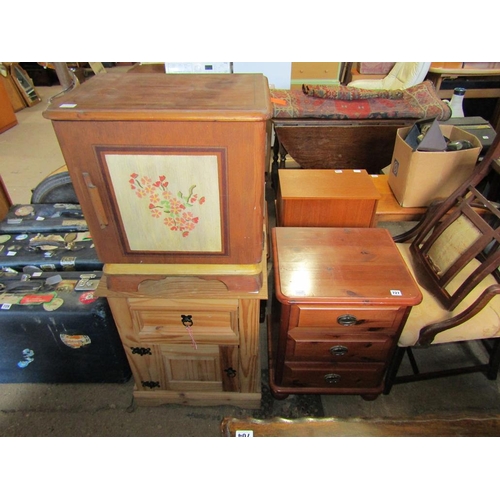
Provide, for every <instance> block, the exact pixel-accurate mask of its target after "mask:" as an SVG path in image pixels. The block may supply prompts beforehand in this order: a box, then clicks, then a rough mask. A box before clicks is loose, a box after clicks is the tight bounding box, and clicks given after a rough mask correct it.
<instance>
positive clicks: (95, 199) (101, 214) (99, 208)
mask: <svg viewBox="0 0 500 500" xmlns="http://www.w3.org/2000/svg"><path fill="white" fill-rule="evenodd" d="M82 175H83V180H84V181H85V185H86V186H87V191H88V192H89V195H90V201H91V202H92V205H93V206H94V210H95V213H96V215H97V220H98V221H99V225H100V226H101V229H104V228H105V227H106V226H107V225H108V218H107V217H106V212H105V211H104V205H103V204H102V200H101V196H100V195H99V190H98V189H97V186H96V185H95V184H94V183H93V182H92V179H91V178H90V174H89V173H88V172H82Z"/></svg>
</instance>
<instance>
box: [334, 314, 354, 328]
mask: <svg viewBox="0 0 500 500" xmlns="http://www.w3.org/2000/svg"><path fill="white" fill-rule="evenodd" d="M357 322H358V319H357V318H356V316H353V315H352V314H343V315H342V316H339V317H338V318H337V323H338V324H339V325H342V326H351V325H355V324H356V323H357Z"/></svg>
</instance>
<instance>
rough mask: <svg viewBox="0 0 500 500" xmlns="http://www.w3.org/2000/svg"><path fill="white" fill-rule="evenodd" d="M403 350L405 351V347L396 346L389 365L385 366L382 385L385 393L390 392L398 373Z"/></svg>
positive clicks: (403, 353)
mask: <svg viewBox="0 0 500 500" xmlns="http://www.w3.org/2000/svg"><path fill="white" fill-rule="evenodd" d="M405 352H406V348H405V347H397V348H396V352H395V353H394V355H393V357H392V359H391V361H390V363H389V366H388V368H387V373H386V375H385V385H384V394H385V395H387V394H389V393H390V392H391V389H392V386H393V385H394V380H395V379H396V375H397V374H398V370H399V367H400V366H401V362H402V361H403V357H404V355H405Z"/></svg>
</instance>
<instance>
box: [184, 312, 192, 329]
mask: <svg viewBox="0 0 500 500" xmlns="http://www.w3.org/2000/svg"><path fill="white" fill-rule="evenodd" d="M181 323H182V324H183V325H184V326H185V327H186V328H187V327H188V326H193V316H192V315H191V314H181Z"/></svg>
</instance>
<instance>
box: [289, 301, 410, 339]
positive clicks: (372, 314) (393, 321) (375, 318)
mask: <svg viewBox="0 0 500 500" xmlns="http://www.w3.org/2000/svg"><path fill="white" fill-rule="evenodd" d="M404 311H405V308H400V307H334V306H313V305H295V306H294V307H293V308H292V311H291V316H290V324H289V328H290V329H291V328H295V327H297V328H300V327H308V328H321V329H328V330H337V329H345V328H349V330H350V331H351V332H352V331H355V330H359V331H363V332H366V331H390V330H393V329H395V328H397V326H398V325H399V323H400V320H401V318H402V315H403V314H404Z"/></svg>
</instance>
